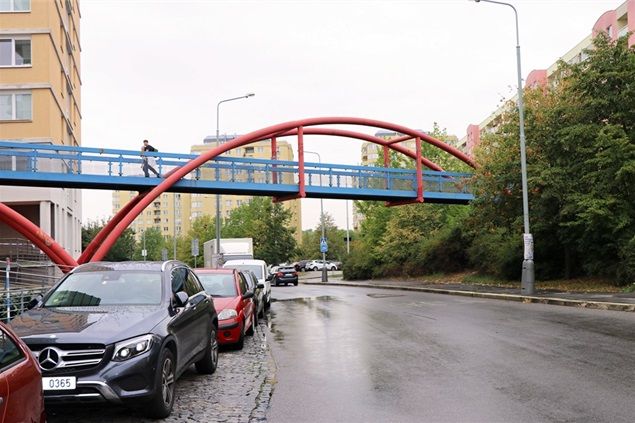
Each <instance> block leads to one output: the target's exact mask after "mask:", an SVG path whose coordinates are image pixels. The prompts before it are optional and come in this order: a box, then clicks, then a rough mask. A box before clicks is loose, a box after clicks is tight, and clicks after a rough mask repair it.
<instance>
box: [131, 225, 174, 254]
mask: <svg viewBox="0 0 635 423" xmlns="http://www.w3.org/2000/svg"><path fill="white" fill-rule="evenodd" d="M144 238H145V249H146V251H147V253H148V255H147V256H146V260H148V261H159V260H161V259H162V257H161V250H163V248H165V247H166V244H165V239H164V238H163V235H161V229H159V228H156V227H155V228H147V229H146V230H145V231H144V233H143V234H142V236H141V241H140V242H138V243H137V245H136V248H135V252H134V259H135V260H143V256H142V255H141V250H142V249H143V248H144V242H143V239H144Z"/></svg>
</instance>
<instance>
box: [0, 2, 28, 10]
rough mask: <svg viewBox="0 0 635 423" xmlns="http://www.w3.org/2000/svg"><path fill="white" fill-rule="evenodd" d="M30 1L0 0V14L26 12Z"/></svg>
mask: <svg viewBox="0 0 635 423" xmlns="http://www.w3.org/2000/svg"><path fill="white" fill-rule="evenodd" d="M29 10H31V0H0V12H28V11H29Z"/></svg>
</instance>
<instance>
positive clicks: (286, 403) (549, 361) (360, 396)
mask: <svg viewBox="0 0 635 423" xmlns="http://www.w3.org/2000/svg"><path fill="white" fill-rule="evenodd" d="M274 298H275V299H276V302H275V303H274V304H273V306H272V312H271V318H270V319H269V333H268V334H267V341H268V344H269V346H270V348H271V352H272V355H273V359H274V361H275V365H276V385H275V387H274V391H273V396H272V398H271V403H270V409H269V411H268V412H267V420H268V421H269V422H272V423H282V422H293V423H296V422H571V421H575V422H587V421H588V422H632V421H635V401H633V395H634V392H635V314H633V313H625V312H611V311H601V310H587V309H576V308H570V307H558V306H549V305H541V304H522V303H516V302H506V301H496V300H487V299H476V298H465V297H455V296H448V295H438V294H426V293H416V292H404V291H394V290H390V291H388V290H379V289H370V288H346V287H327V286H302V285H300V286H298V287H293V286H289V287H277V288H274Z"/></svg>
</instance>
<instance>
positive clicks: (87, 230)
mask: <svg viewBox="0 0 635 423" xmlns="http://www.w3.org/2000/svg"><path fill="white" fill-rule="evenodd" d="M105 225H106V222H105V221H101V222H89V223H88V224H87V225H86V226H82V250H84V249H85V248H86V247H87V246H88V244H89V243H90V241H92V240H93V238H95V236H96V235H97V233H98V232H99V231H101V229H102V228H103V227H104V226H105ZM134 251H135V238H134V231H133V230H132V229H130V228H128V229H126V230H125V231H123V233H122V234H121V236H120V237H119V239H118V240H117V242H115V244H114V245H113V246H112V248H111V249H110V250H109V251H108V253H107V254H106V256H105V257H104V261H126V260H132V259H133V255H134Z"/></svg>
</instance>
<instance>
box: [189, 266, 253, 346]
mask: <svg viewBox="0 0 635 423" xmlns="http://www.w3.org/2000/svg"><path fill="white" fill-rule="evenodd" d="M196 274H197V275H198V276H199V278H200V279H201V282H202V283H203V287H204V288H205V291H206V292H207V293H208V294H210V295H211V296H212V298H213V299H214V306H215V307H216V310H217V311H218V335H217V338H218V342H219V343H220V344H223V345H234V346H235V347H236V348H238V349H242V347H243V345H244V342H245V335H253V333H254V327H255V325H256V319H257V318H258V317H257V315H256V307H255V304H254V301H253V297H254V292H253V291H252V290H250V289H249V285H248V283H247V279H246V277H245V275H243V274H242V272H240V271H238V270H236V269H196Z"/></svg>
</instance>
